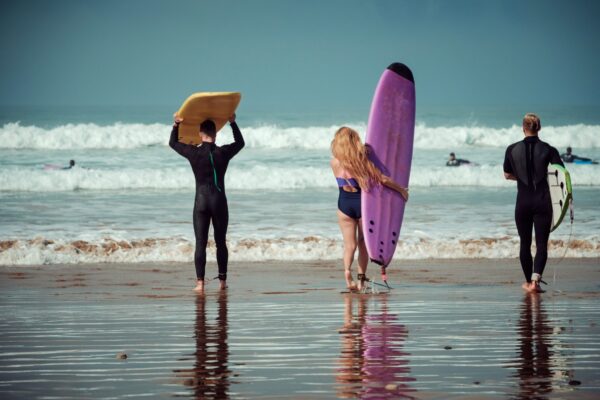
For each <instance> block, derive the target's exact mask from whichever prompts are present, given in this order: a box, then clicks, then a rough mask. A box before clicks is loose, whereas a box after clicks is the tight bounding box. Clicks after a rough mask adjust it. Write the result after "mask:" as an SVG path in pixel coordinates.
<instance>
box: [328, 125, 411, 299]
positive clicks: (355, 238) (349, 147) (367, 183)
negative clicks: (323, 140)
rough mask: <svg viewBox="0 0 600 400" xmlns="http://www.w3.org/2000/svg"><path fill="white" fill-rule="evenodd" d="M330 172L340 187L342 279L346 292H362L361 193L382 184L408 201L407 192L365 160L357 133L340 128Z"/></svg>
mask: <svg viewBox="0 0 600 400" xmlns="http://www.w3.org/2000/svg"><path fill="white" fill-rule="evenodd" d="M331 154H332V155H333V158H332V159H331V169H332V170H333V175H334V176H335V178H336V180H337V184H338V186H339V189H340V191H339V198H338V211H337V215H338V223H339V224H340V229H341V231H342V236H343V238H344V254H343V262H344V276H345V278H346V285H347V287H348V289H349V290H362V289H363V285H364V282H365V280H366V275H365V273H366V272H367V264H368V262H369V255H368V254H367V247H366V245H365V240H364V237H363V233H362V228H361V225H360V219H361V210H360V207H361V202H360V194H361V190H365V191H368V190H369V189H370V187H371V186H373V185H385V186H387V187H389V188H391V189H394V190H396V191H398V192H399V193H400V194H401V195H402V197H404V199H405V200H408V189H406V188H403V187H401V186H400V185H398V184H397V183H396V182H394V181H393V180H392V179H390V178H389V177H387V176H385V175H383V174H382V173H381V171H380V170H379V169H377V167H375V165H374V164H373V163H372V162H371V161H370V160H369V159H368V157H367V146H365V145H363V144H362V143H361V141H360V136H359V135H358V133H357V132H356V131H355V130H353V129H351V128H348V127H345V126H343V127H341V128H340V129H338V130H337V132H336V133H335V136H334V138H333V141H332V142H331ZM357 248H358V276H357V277H358V284H356V283H355V282H354V280H353V278H352V271H351V267H352V262H353V261H354V253H355V252H356V249H357Z"/></svg>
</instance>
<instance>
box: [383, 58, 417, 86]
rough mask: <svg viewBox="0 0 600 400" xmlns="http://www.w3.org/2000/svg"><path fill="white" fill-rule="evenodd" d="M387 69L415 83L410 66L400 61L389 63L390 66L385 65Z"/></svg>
mask: <svg viewBox="0 0 600 400" xmlns="http://www.w3.org/2000/svg"><path fill="white" fill-rule="evenodd" d="M387 69H389V70H390V71H392V72H395V73H396V74H398V75H400V76H401V77H403V78H404V79H407V80H409V81H411V82H412V83H415V78H414V77H413V73H412V71H411V70H410V68H408V67H407V66H406V65H404V64H402V63H393V64H390V66H389V67H387Z"/></svg>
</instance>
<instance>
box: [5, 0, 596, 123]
mask: <svg viewBox="0 0 600 400" xmlns="http://www.w3.org/2000/svg"><path fill="white" fill-rule="evenodd" d="M598 21H600V2H597V1H578V0H575V1H574V0H568V1H567V0H565V1H548V0H546V1H527V0H519V1H512V0H506V1H479V0H473V1H465V0H455V1H444V0H437V1H426V0H425V1H423V0H414V1H402V0H389V1H367V0H339V1H337V0H301V1H300V0H291V1H287V0H252V1H249V0H246V1H244V0H219V1H198V0H194V1H167V0H164V1H158V0H117V1H114V0H97V1H91V0H78V1H67V0H47V1H30V0H14V1H13V0H3V1H2V2H0V52H1V54H2V58H1V61H0V63H1V64H0V65H1V67H0V70H1V75H0V92H1V95H0V105H74V104H83V105H167V104H177V105H178V104H179V103H180V102H181V100H182V99H184V98H185V97H186V96H187V95H188V94H190V93H191V92H195V91H230V90H236V91H241V92H243V94H244V102H245V105H247V106H250V107H249V108H251V109H257V110H268V109H275V110H279V111H294V110H306V111H309V112H314V111H319V110H322V109H341V108H344V107H348V108H356V109H358V108H365V107H366V108H368V107H369V104H370V101H371V96H372V94H373V90H374V87H375V84H376V83H377V80H378V78H379V75H380V74H381V72H382V71H383V70H384V68H385V67H386V66H387V65H388V64H390V63H391V62H394V61H400V62H404V63H406V64H407V65H409V66H410V67H411V68H412V69H413V72H414V75H415V80H416V85H417V97H418V101H419V102H420V103H421V104H432V105H450V104H461V105H467V106H468V105H478V104H486V105H501V104H531V103H534V104H540V105H593V106H598V105H600V78H599V72H600V23H598Z"/></svg>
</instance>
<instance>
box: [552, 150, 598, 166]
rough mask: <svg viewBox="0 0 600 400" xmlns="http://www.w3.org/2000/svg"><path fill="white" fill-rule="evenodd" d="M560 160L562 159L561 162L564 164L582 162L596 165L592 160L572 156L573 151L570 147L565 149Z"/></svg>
mask: <svg viewBox="0 0 600 400" xmlns="http://www.w3.org/2000/svg"><path fill="white" fill-rule="evenodd" d="M560 158H562V160H563V161H564V162H566V163H573V162H577V161H583V162H585V163H589V164H598V163H597V162H596V161H594V160H592V159H591V158H586V157H579V156H577V155H575V154H573V149H571V146H569V147H567V152H566V153H563V154H561V155H560Z"/></svg>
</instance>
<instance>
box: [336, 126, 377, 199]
mask: <svg viewBox="0 0 600 400" xmlns="http://www.w3.org/2000/svg"><path fill="white" fill-rule="evenodd" d="M331 154H332V155H333V156H334V157H335V158H336V159H337V160H338V161H339V162H340V164H341V165H342V167H343V168H344V169H345V170H346V171H348V172H349V173H350V174H352V176H353V177H354V178H355V179H356V180H357V181H358V185H359V186H360V187H361V189H363V190H364V191H367V192H368V191H369V189H370V188H371V186H373V184H383V174H382V173H381V171H379V169H377V167H375V165H374V164H373V163H372V162H371V160H369V158H368V157H367V147H366V146H365V145H363V144H362V143H361V141H360V136H359V135H358V133H357V132H356V131H355V130H354V129H352V128H348V127H346V126H342V127H341V128H340V129H338V130H337V132H336V133H335V136H334V137H333V141H332V142H331Z"/></svg>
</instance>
